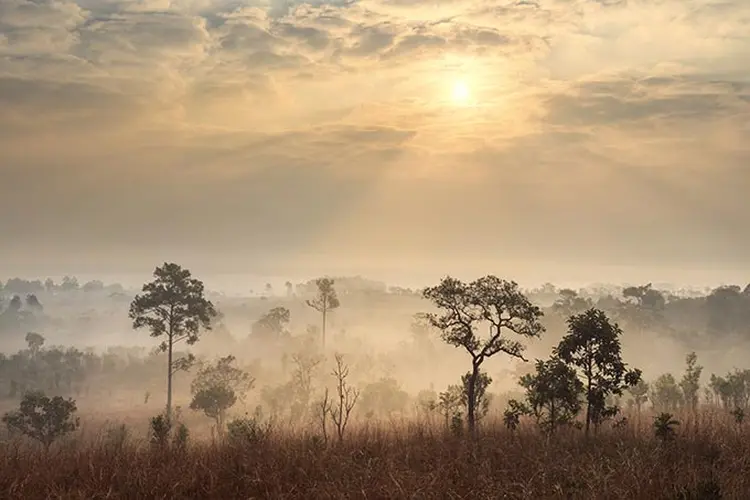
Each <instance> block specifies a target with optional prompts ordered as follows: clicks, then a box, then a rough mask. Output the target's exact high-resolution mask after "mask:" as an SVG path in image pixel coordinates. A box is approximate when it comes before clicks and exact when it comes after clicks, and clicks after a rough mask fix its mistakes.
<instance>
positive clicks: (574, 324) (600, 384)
mask: <svg viewBox="0 0 750 500" xmlns="http://www.w3.org/2000/svg"><path fill="white" fill-rule="evenodd" d="M620 335H622V330H620V327H619V326H618V325H617V323H614V324H613V323H611V322H610V321H609V318H608V317H607V315H606V314H605V313H604V311H601V310H599V309H595V308H592V309H589V310H588V311H586V312H584V313H582V314H576V315H573V316H571V317H570V318H569V319H568V334H567V335H566V336H565V337H563V339H562V340H561V341H560V344H559V345H558V346H557V347H556V348H555V350H554V351H553V352H554V355H555V356H558V357H559V358H560V359H562V360H563V361H565V362H566V363H568V364H570V365H573V366H576V367H578V368H580V369H581V370H582V371H583V382H584V385H585V391H586V435H587V436H588V434H589V427H590V425H591V424H592V423H593V424H594V425H596V426H598V424H599V423H601V422H602V420H604V419H605V418H608V417H611V416H614V415H616V414H617V413H618V412H619V408H618V407H617V406H607V402H606V401H607V397H608V396H610V395H615V396H621V395H622V391H624V390H625V389H627V388H628V387H632V386H634V385H635V384H637V383H638V381H639V380H640V378H641V371H640V370H638V369H635V370H630V371H628V370H627V368H626V365H625V363H623V361H622V357H621V347H620Z"/></svg>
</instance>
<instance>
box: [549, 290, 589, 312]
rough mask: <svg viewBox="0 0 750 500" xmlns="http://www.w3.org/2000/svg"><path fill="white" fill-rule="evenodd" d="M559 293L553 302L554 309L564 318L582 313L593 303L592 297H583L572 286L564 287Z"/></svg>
mask: <svg viewBox="0 0 750 500" xmlns="http://www.w3.org/2000/svg"><path fill="white" fill-rule="evenodd" d="M558 295H559V297H558V299H557V300H556V301H555V303H554V304H552V310H553V311H555V312H556V313H557V314H560V315H561V316H562V317H564V318H569V317H570V316H572V315H573V314H579V313H582V312H583V311H585V310H586V309H589V308H591V306H592V305H593V304H592V303H591V299H590V298H588V297H581V296H579V295H578V292H576V291H575V290H571V289H570V288H563V289H562V290H560V291H559V292H558Z"/></svg>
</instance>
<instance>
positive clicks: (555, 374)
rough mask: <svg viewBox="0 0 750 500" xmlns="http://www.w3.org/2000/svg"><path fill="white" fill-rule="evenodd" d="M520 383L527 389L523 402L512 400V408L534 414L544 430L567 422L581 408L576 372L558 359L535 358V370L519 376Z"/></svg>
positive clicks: (580, 391) (580, 393) (582, 390)
mask: <svg viewBox="0 0 750 500" xmlns="http://www.w3.org/2000/svg"><path fill="white" fill-rule="evenodd" d="M520 385H521V387H523V388H524V389H526V402H525V403H526V404H525V405H520V404H518V403H517V402H514V403H513V405H511V408H515V409H516V410H524V411H523V413H528V414H531V415H533V416H534V417H535V419H536V422H537V424H538V425H539V427H540V428H541V429H542V430H543V431H544V432H546V433H550V434H552V433H554V432H555V429H556V428H557V427H559V426H561V425H565V424H569V423H570V422H571V421H572V420H573V419H574V418H575V417H576V415H578V412H579V411H580V410H581V396H582V394H583V392H584V388H583V383H582V382H581V380H580V379H579V378H578V374H577V373H576V371H575V370H574V369H573V368H571V367H570V366H568V365H566V364H565V363H564V362H563V361H562V360H560V359H558V358H555V357H552V358H550V359H549V360H547V361H542V360H537V362H536V372H535V373H531V374H527V375H524V376H523V377H521V380H520Z"/></svg>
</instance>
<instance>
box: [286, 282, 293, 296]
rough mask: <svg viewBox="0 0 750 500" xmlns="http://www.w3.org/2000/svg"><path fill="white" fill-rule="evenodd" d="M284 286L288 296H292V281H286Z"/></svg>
mask: <svg viewBox="0 0 750 500" xmlns="http://www.w3.org/2000/svg"><path fill="white" fill-rule="evenodd" d="M284 288H286V296H287V297H292V296H293V295H294V285H292V282H291V281H287V282H286V283H284Z"/></svg>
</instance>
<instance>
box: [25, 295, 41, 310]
mask: <svg viewBox="0 0 750 500" xmlns="http://www.w3.org/2000/svg"><path fill="white" fill-rule="evenodd" d="M26 306H27V307H28V308H29V309H31V310H32V311H36V312H42V311H43V310H44V307H42V304H41V302H39V299H38V298H37V296H36V295H34V294H33V293H30V294H28V295H27V296H26Z"/></svg>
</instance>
